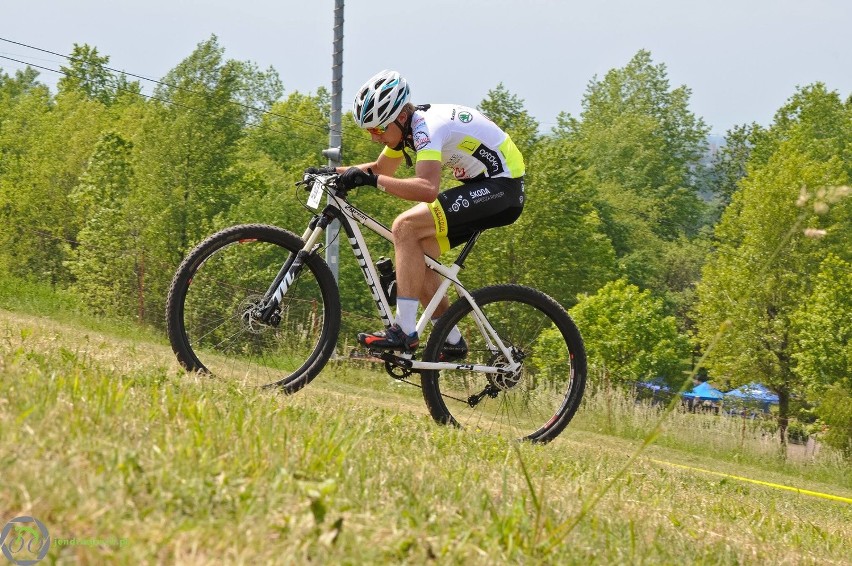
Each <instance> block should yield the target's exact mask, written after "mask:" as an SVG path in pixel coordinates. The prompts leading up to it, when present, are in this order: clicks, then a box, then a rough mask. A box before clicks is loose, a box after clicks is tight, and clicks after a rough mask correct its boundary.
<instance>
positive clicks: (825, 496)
mask: <svg viewBox="0 0 852 566" xmlns="http://www.w3.org/2000/svg"><path fill="white" fill-rule="evenodd" d="M651 461H652V462H656V463H657V464H666V465H668V466H674V467H676V468H683V469H685V470H694V471H696V472H704V473H705V474H713V475H715V476H722V477H726V478H731V479H735V480H740V481H745V482H750V483H756V484H758V485H765V486H768V487H774V488H775V489H786V490H787V491H795V492H796V493H801V494H802V495H811V496H813V497H822V498H823V499H831V500H833V501H842V502H843V503H852V499H850V498H848V497H840V496H839V495H831V494H830V493H820V492H818V491H809V490H807V489H799V488H798V487H790V486H789V485H781V484H777V483H770V482H766V481H760V480H753V479H751V478H744V477H742V476H733V475H731V474H726V473H723V472H714V471H713V470H704V469H702V468H693V467H692V466H684V465H683V464H675V463H673V462H666V461H664V460H653V459H652V460H651Z"/></svg>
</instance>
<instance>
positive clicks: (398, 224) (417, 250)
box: [392, 203, 448, 313]
mask: <svg viewBox="0 0 852 566" xmlns="http://www.w3.org/2000/svg"><path fill="white" fill-rule="evenodd" d="M392 231H393V239H394V248H395V252H396V285H397V296H400V297H410V298H417V299H420V301H421V302H422V303H423V304H424V305H426V304H428V303H429V301H430V300H431V299H432V296H433V295H434V294H435V291H436V290H437V289H438V285H439V284H440V277H439V276H438V275H437V274H436V273H434V272H433V271H432V270H431V269H429V268H428V267H426V261H425V259H424V257H423V256H424V254H425V255H428V256H430V257H433V258H438V257H439V256H440V255H441V248H440V245H439V244H438V240H437V237H436V228H435V221H434V219H433V216H432V212H431V211H430V209H429V206H428V205H427V204H425V203H423V204H418V205H417V206H415V207H413V208H410V209H409V210H407V211H405V212H403V213H402V214H400V215H399V216H398V217H397V218H396V220H394V223H393V228H392ZM445 302H446V301H445ZM447 306H448V305H446V304H445V305H442V307H439V313H440V312H443V311H444V310H446V308H447Z"/></svg>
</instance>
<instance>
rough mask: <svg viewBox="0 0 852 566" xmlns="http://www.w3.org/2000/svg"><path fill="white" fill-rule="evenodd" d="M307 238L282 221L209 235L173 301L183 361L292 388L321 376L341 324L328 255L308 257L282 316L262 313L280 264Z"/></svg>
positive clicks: (169, 309) (169, 311)
mask: <svg viewBox="0 0 852 566" xmlns="http://www.w3.org/2000/svg"><path fill="white" fill-rule="evenodd" d="M303 245H304V243H303V242H302V240H301V238H299V237H298V236H296V235H295V234H293V233H291V232H288V231H286V230H283V229H281V228H276V227H274V226H265V225H259V224H250V225H241V226H233V227H231V228H226V229H225V230H222V231H220V232H218V233H216V234H214V235H212V236H210V237H209V238H207V239H206V240H204V241H203V242H201V243H200V244H199V245H198V246H197V247H196V248H195V249H194V250H193V251H192V252H191V253H190V254H189V255H188V256H187V258H186V259H185V260H184V261H183V263H182V264H181V265H180V267H179V268H178V270H177V273H176V274H175V276H174V279H173V280H172V284H171V288H170V289H169V295H168V300H167V305H166V319H167V324H168V335H169V341H170V342H171V345H172V349H173V350H174V352H175V354H176V355H177V358H178V360H179V361H180V363H181V365H183V367H184V368H186V369H187V370H189V371H201V372H208V373H212V374H213V375H215V376H217V377H222V378H226V379H234V380H238V381H240V382H242V383H245V384H248V385H257V386H267V387H268V386H278V387H281V388H282V389H283V390H284V391H285V392H287V393H292V392H295V391H297V390H299V389H301V388H302V387H304V386H305V385H306V384H307V383H308V382H310V381H311V380H312V379H313V378H314V377H316V375H317V374H318V373H319V372H320V370H321V369H322V368H323V366H324V365H325V363H326V362H327V361H328V359H329V357H330V356H331V354H332V353H333V351H334V347H335V344H336V343H337V335H338V333H339V331H340V295H339V291H338V289H337V284H336V282H335V280H334V277H333V275H332V274H331V271H330V270H329V268H328V266H327V265H326V264H325V262H324V261H323V260H322V258H320V257H319V256H317V255H311V256H309V257H308V258H307V260H306V262H305V266H304V267H303V269H302V271H301V273H300V274H299V276H298V278H297V279H296V281H295V282H294V283H293V284H292V285H291V286H290V288H289V289H288V290H287V294H286V295H285V296H284V298H283V299H282V300H281V304H280V309H281V310H280V313H279V317H280V321H278V322H277V323H269V324H267V323H263V322H262V321H260V319H259V318H258V316H257V309H258V307H259V305H260V304H261V301H262V299H263V295H264V294H265V293H266V291H267V289H268V288H269V286H270V285H271V284H272V282H273V280H274V279H275V276H276V275H277V273H278V271H279V270H280V269H281V266H282V265H284V263H285V262H286V261H287V259H288V257H290V254H295V253H296V252H298V251H299V250H300V249H301V248H302V246H303Z"/></svg>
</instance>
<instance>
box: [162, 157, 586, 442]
mask: <svg viewBox="0 0 852 566" xmlns="http://www.w3.org/2000/svg"><path fill="white" fill-rule="evenodd" d="M336 179H337V175H335V174H306V175H305V177H304V179H303V180H302V181H300V182H299V183H297V185H300V186H302V187H303V188H304V189H305V191H304V193H302V194H306V193H307V192H308V191H309V192H310V195H309V196H308V197H307V198H306V202H305V203H303V204H304V206H305V207H306V208H307V209H308V210H309V211H310V212H311V220H310V222H309V223H308V226H307V228H306V229H305V231H304V233H303V234H302V235H301V237H300V236H297V235H296V234H295V233H293V232H290V231H288V230H285V229H283V228H280V227H277V226H271V225H262V224H246V225H238V226H232V227H230V228H225V229H223V230H221V231H219V232H217V233H215V234H213V235H212V236H209V237H208V238H206V239H205V240H204V241H202V242H201V243H200V244H198V245H197V246H196V247H195V248H194V249H193V250H192V251H191V252H190V253H189V255H188V256H187V257H186V258H185V259H184V260H183V262H182V263H181V265H180V266H179V268H178V270H177V272H176V273H175V276H174V279H173V280H172V283H171V287H170V289H169V293H168V299H167V306H166V316H167V325H168V335H169V340H170V342H171V345H172V349H173V350H174V352H175V354H176V355H177V358H178V360H179V362H180V363H181V365H182V366H183V367H184V368H185V369H186V370H188V371H194V372H205V373H210V374H213V375H215V376H217V377H221V378H226V379H239V380H241V381H243V382H246V383H249V384H252V385H257V386H262V387H269V388H272V387H274V388H280V390H282V391H284V392H285V393H294V392H296V391H298V390H300V389H301V388H302V387H304V386H305V385H307V384H308V383H310V382H311V380H313V379H314V378H315V377H316V376H317V375H318V374H319V373H320V371H322V369H323V368H324V367H325V366H326V363H327V362H328V361H329V360H330V359H331V358H332V356H333V355H335V353H336V352H335V349H336V347H337V342H338V335H339V333H340V327H341V304H340V292H339V289H338V286H337V282H336V281H335V278H334V276H333V275H332V273H331V270H330V269H329V267H328V265H327V264H326V262H325V261H324V260H323V258H322V256H321V253H320V252H321V251H322V249H323V244H322V243H321V240H322V241H323V242H324V238H323V236H324V234H325V231H326V230H327V229H328V228H329V226H330V225H331V224H332V222H333V221H335V220H336V221H338V222H339V223H340V227H341V228H342V230H343V231H344V233H345V235H346V237H347V239H348V242H349V244H350V246H351V248H352V251H353V253H354V254H355V258H356V259H357V261H358V264H359V266H360V268H361V271H362V272H363V275H364V280H365V282H366V284H367V287H368V289H369V293H370V295H371V297H372V299H373V301H374V302H375V306H376V310H377V311H378V314H379V316H380V318H381V319H382V322H383V323H384V325H385V327H389V326H390V325H391V323H392V318H393V317H392V315H391V302H392V295H393V294H392V293H389V292H388V287H389V285H388V284H387V275H386V273H380V272H379V270H378V269H377V268H376V265H375V264H374V263H373V259H372V256H371V254H370V250H369V249H368V247H367V243H366V241H365V239H364V235H363V233H362V231H361V227H362V226H363V227H365V228H367V229H368V230H370V231H372V232H375V233H376V234H378V235H379V236H381V238H383V239H384V240H387V241H388V242H390V243H392V242H393V238H392V234H391V232H390V230H389V229H388V228H387V227H386V226H384V225H383V224H381V223H380V222H378V221H377V220H375V219H374V218H372V217H371V216H369V215H368V214H367V213H365V212H363V211H362V210H360V209H359V208H357V207H356V206H355V205H353V204H352V203H351V202H350V200H349V195H348V192H349V191H346V190H342V189H341V188H339V187H337V185H336V182H335V181H336ZM323 197H325V198H323ZM323 200H325V202H326V204H325V205H323V204H322V201H323ZM479 236H480V233H476V234H474V236H473V237H472V238H471V239H470V240H469V241H468V242H467V243H466V244H465V246H464V247H463V249H462V250H461V252H460V253H459V254H458V256H457V257H456V259H455V260H454V262H453V263H452V264H450V265H444V264H442V263H440V262H438V261H436V260H435V259H433V258H431V257H429V256H426V257H425V260H426V264H427V266H428V268H429V269H431V270H433V271H434V272H436V273H438V274H439V275H440V276H441V277H442V281H441V285H440V286H439V288H438V290H437V292H436V293H435V295H434V297H433V298H432V300H431V301H430V302H429V304H428V305H427V306H426V307H425V309H424V310H423V313H422V314H421V316H420V317H419V318H418V322H417V332H418V333H419V334H420V336H421V337H422V338H421V344H422V343H423V340H424V339H425V340H426V346H425V348H423V350H422V354H420V355H418V354H419V353H418V352H415V353H413V354H412V353H404V352H388V351H371V352H370V353H369V358H370V359H372V360H374V361H375V362H377V363H383V364H384V366H385V370H386V371H387V372H388V373H389V374H390V375H391V376H392V377H393V378H394V379H397V380H401V381H407V382H409V383H413V382H411V381H409V378H410V377H412V376H415V375H417V376H419V386H420V387H421V388H422V394H423V398H424V400H425V402H426V406H427V407H428V409H429V412H430V414H431V416H432V418H434V419H435V420H436V421H437V422H439V423H442V424H448V425H454V426H460V427H464V428H469V429H474V430H479V431H484V432H489V433H495V434H502V435H511V436H514V437H516V438H523V439H526V440H530V441H533V442H548V441H550V440H552V439H554V438H555V437H556V436H557V435H559V433H561V432H562V431H563V430H564V428H565V426H566V425H567V424H568V422H569V421H570V420H571V418H572V417H573V416H574V413H575V412H576V411H577V408H578V407H579V404H580V400H581V398H582V396H583V391H584V389H585V383H586V354H585V349H584V346H583V340H582V338H581V336H580V332H579V331H578V329H577V327H576V325H575V324H574V322H573V321H572V319H571V318H570V316H569V315H568V313H567V312H566V311H565V309H564V308H562V306H561V305H560V304H559V303H558V302H556V301H555V300H554V299H552V298H551V297H549V296H547V295H546V294H544V293H542V292H540V291H538V290H535V289H532V288H530V287H526V286H522V285H512V284H504V285H493V286H487V287H483V288H481V289H477V290H474V291H469V290H468V289H467V288H466V287H465V286H464V285H463V284H462V282H461V280H460V278H459V273H460V271H461V269H462V268H463V267H464V264H465V261H466V259H467V257H468V256H469V255H470V253H471V251H472V250H473V247H474V245H475V244H476V242H477V240H478V239H479ZM383 282H384V284H383ZM451 288H452V289H454V291H455V294H456V295H457V299H456V300H455V302H453V304H452V305H451V306H450V308H449V309H448V310H447V311H446V312H445V313H444V314H443V315H442V316H441V317H440V318H439V319H438V320H437V321H436V322H435V324H434V326H433V327H432V328H431V331H430V332H429V333H428V339H427V337H426V336H425V332H426V330H427V326H428V325H429V323H430V321H431V319H432V316H433V315H434V313H435V311H436V309H437V308H438V306H439V303H440V302H441V299H442V298H443V297H444V296H446V295H447V293H448V292H449V291H450V289H451ZM454 327H458V328H459V330H460V331H461V333H462V336H463V337H464V339H465V341H466V343H467V345H468V352H467V355H466V357H465V358H464V359H457V360H453V361H447V359H446V358H445V357H443V356H442V348H443V346H444V343H445V342H446V340H447V337H448V335H449V334H450V331H451V330H452V329H453V328H454ZM338 357H341V358H342V357H344V356H338ZM415 384H416V383H415Z"/></svg>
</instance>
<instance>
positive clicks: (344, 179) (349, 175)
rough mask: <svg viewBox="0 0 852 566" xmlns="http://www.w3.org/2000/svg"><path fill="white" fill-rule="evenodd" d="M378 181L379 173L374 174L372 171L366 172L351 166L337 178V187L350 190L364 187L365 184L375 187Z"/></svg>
mask: <svg viewBox="0 0 852 566" xmlns="http://www.w3.org/2000/svg"><path fill="white" fill-rule="evenodd" d="M378 182H379V176H378V175H373V173H372V172H369V173H367V172H364V171H362V170H361V169H359V168H358V167H350V168H349V169H347V170H346V171H344V172H343V173H341V174H340V177H338V178H337V188H338V189H341V190H344V191H348V190H349V189H354V188H355V187H363V186H364V185H370V186H371V187H375V186H376V185H377V184H378Z"/></svg>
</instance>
